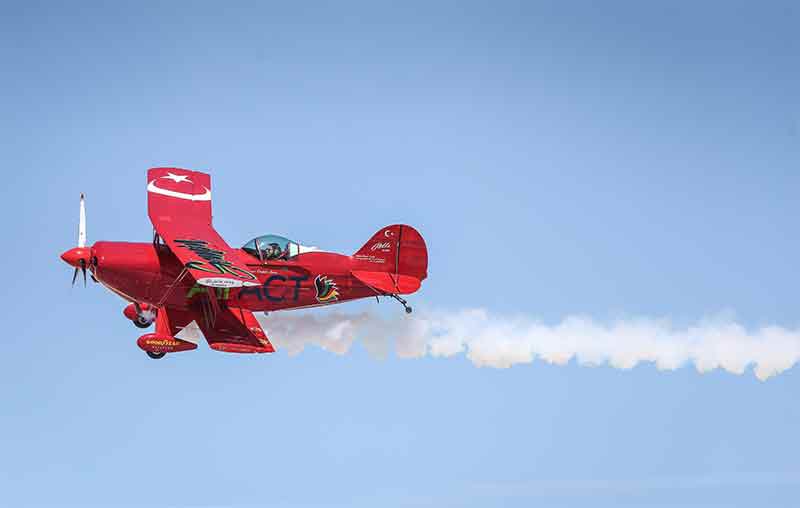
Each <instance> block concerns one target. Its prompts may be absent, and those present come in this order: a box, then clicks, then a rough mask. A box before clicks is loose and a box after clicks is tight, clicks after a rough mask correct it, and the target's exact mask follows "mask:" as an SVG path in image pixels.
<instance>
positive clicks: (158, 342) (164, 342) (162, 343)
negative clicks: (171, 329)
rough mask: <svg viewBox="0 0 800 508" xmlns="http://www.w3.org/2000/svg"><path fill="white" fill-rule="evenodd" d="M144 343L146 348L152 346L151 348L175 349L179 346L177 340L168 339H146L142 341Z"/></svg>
mask: <svg viewBox="0 0 800 508" xmlns="http://www.w3.org/2000/svg"><path fill="white" fill-rule="evenodd" d="M144 343H145V345H147V346H153V347H175V346H179V345H180V344H181V343H180V342H178V341H177V340H169V339H147V340H146V341H144Z"/></svg>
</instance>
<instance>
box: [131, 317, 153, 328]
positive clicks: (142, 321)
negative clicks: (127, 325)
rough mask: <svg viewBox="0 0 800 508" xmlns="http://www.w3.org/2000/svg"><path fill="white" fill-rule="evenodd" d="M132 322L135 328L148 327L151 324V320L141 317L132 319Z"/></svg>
mask: <svg viewBox="0 0 800 508" xmlns="http://www.w3.org/2000/svg"><path fill="white" fill-rule="evenodd" d="M133 324H134V325H136V327H137V328H150V325H152V324H153V322H152V321H147V320H145V319H142V318H136V319H134V320H133Z"/></svg>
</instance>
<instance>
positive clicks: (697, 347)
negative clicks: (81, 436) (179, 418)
mask: <svg viewBox="0 0 800 508" xmlns="http://www.w3.org/2000/svg"><path fill="white" fill-rule="evenodd" d="M260 321H261V323H262V325H263V326H264V329H265V330H266V331H267V335H268V336H269V337H270V340H272V341H273V342H274V343H275V345H276V346H278V348H280V349H283V350H286V351H288V353H289V354H290V355H294V354H298V353H300V352H301V351H303V349H304V348H305V347H306V346H307V345H316V346H319V347H322V348H323V349H326V350H329V351H333V352H334V353H336V354H345V353H347V352H348V351H349V350H350V348H351V346H352V345H353V342H354V341H355V340H359V341H360V342H361V343H363V344H364V346H365V347H366V349H367V350H368V351H369V352H370V353H372V354H373V355H375V356H379V357H383V356H385V355H386V354H388V352H389V349H390V346H391V344H392V342H391V340H392V339H393V341H394V346H395V353H396V354H397V355H398V356H399V357H401V358H418V357H422V356H425V355H430V356H433V357H449V356H453V355H457V354H462V353H463V354H465V355H466V357H467V358H468V359H469V360H470V361H471V362H472V363H473V364H474V365H476V366H478V367H495V368H508V367H511V366H513V365H516V364H523V363H531V362H532V361H534V360H535V359H540V360H542V361H544V362H547V363H552V364H557V365H564V364H566V363H568V362H570V361H571V360H572V359H575V361H576V362H577V363H578V364H580V365H592V366H595V365H605V364H607V365H610V366H611V367H614V368H618V369H630V368H633V367H634V366H636V365H638V364H639V363H641V362H651V363H654V364H655V366H656V367H657V368H658V369H661V370H674V369H677V368H679V367H681V366H684V365H687V364H693V365H694V366H695V368H696V369H697V370H698V371H699V372H708V371H710V370H713V369H717V368H720V369H724V370H726V371H728V372H731V373H734V374H742V373H744V372H745V371H746V370H747V369H748V368H749V367H750V366H752V367H753V373H754V374H755V376H756V377H757V378H758V379H760V380H765V379H767V378H769V377H770V376H774V375H776V374H779V373H781V372H783V371H784V370H786V369H789V368H791V367H792V366H793V365H794V364H795V363H796V362H797V361H798V359H800V330H789V329H785V328H781V327H778V326H767V327H762V328H759V329H756V330H750V331H748V330H747V329H746V328H745V327H743V326H742V325H740V324H737V323H736V322H734V321H732V320H730V319H725V320H714V321H704V322H700V323H698V324H696V325H694V326H689V327H685V328H680V329H678V328H675V327H673V326H672V325H671V324H670V323H669V322H668V321H666V320H653V319H626V320H619V321H614V322H611V323H608V324H601V323H598V322H596V321H593V320H592V319H589V318H584V317H568V318H566V319H564V320H563V321H562V322H561V323H559V324H556V325H546V324H542V323H541V322H538V321H535V320H532V319H530V318H525V317H505V316H496V315H492V314H490V313H489V312H487V311H486V310H482V309H469V310H462V311H457V312H434V313H427V314H422V315H419V316H415V317H409V316H401V317H399V318H394V319H385V318H381V317H380V316H377V315H375V314H372V313H368V312H366V313H360V314H342V313H330V314H311V313H292V312H283V313H281V312H278V313H273V314H270V315H269V317H266V318H263V319H261V318H260Z"/></svg>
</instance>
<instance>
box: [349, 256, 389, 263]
mask: <svg viewBox="0 0 800 508" xmlns="http://www.w3.org/2000/svg"><path fill="white" fill-rule="evenodd" d="M353 258H354V259H357V260H359V261H366V262H367V263H377V264H381V263H385V262H386V258H381V257H378V256H376V255H374V254H370V255H369V256H367V255H365V254H356V255H355V256H353Z"/></svg>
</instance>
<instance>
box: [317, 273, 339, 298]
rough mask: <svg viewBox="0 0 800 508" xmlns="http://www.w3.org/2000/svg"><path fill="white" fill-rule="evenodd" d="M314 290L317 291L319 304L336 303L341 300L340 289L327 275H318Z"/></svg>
mask: <svg viewBox="0 0 800 508" xmlns="http://www.w3.org/2000/svg"><path fill="white" fill-rule="evenodd" d="M314 288H316V290H317V301H318V302H319V303H328V302H335V301H336V300H338V299H339V288H338V287H336V283H335V282H333V281H332V280H331V279H330V278H328V277H327V276H325V275H317V278H315V279H314Z"/></svg>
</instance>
